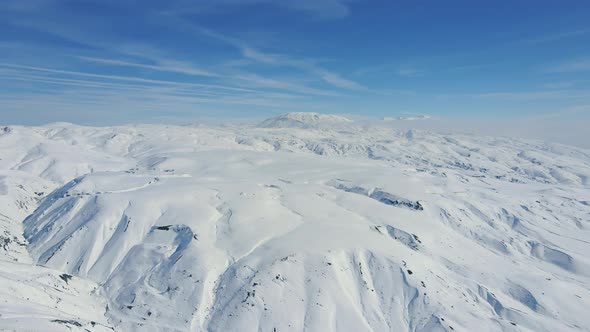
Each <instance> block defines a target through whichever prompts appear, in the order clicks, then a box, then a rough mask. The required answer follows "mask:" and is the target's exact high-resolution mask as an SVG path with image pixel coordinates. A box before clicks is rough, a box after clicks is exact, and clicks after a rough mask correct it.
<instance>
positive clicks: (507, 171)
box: [0, 113, 590, 331]
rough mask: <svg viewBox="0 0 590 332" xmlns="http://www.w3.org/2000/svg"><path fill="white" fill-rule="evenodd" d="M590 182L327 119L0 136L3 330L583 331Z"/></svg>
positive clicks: (477, 141) (587, 174)
mask: <svg viewBox="0 0 590 332" xmlns="http://www.w3.org/2000/svg"><path fill="white" fill-rule="evenodd" d="M302 124H303V125H302ZM332 124H333V125H332ZM340 124H347V125H346V127H345V128H344V129H343V127H341V126H340ZM589 178H590V151H588V150H584V149H579V148H574V147H569V146H565V145H558V144H550V143H543V142H538V141H527V140H517V139H510V138H496V137H478V136H470V135H458V134H454V135H450V134H440V133H435V132H425V131H419V130H412V131H411V132H407V131H396V130H392V129H390V128H386V127H379V126H373V127H359V126H354V124H353V123H350V122H349V121H346V120H342V119H340V118H339V117H338V116H330V115H322V116H319V115H317V114H299V113H297V114H292V113H291V114H289V115H286V116H284V117H279V118H274V119H269V120H267V121H265V122H263V125H260V126H256V127H248V126H224V127H206V126H165V125H134V126H131V125H129V126H120V127H101V128H94V127H82V126H76V125H72V124H62V123H60V124H53V125H47V126H43V127H20V126H10V127H6V129H4V130H2V131H0V206H1V208H0V213H1V214H0V271H1V272H0V285H2V287H0V330H9V331H10V330H17V331H20V330H26V329H31V330H40V331H41V330H42V331H86V330H89V331H103V330H115V331H258V330H263V331H273V330H275V329H276V331H302V330H306V331H336V330H337V331H365V330H373V331H392V330H393V331H470V330H477V331H588V330H589V329H588V327H589V326H590V317H588V315H587V314H586V308H588V306H589V305H590V258H589V257H588V256H587V252H588V251H589V250H590V232H589V231H588V226H590V225H589V222H590V218H589V217H590V203H588V202H590V190H589V189H590V188H589V186H590V183H589Z"/></svg>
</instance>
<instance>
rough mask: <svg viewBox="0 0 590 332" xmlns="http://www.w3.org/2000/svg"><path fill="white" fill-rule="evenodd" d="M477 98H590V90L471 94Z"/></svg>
mask: <svg viewBox="0 0 590 332" xmlns="http://www.w3.org/2000/svg"><path fill="white" fill-rule="evenodd" d="M469 96H471V97H475V98H487V99H498V100H532V101H537V100H541V99H585V98H590V90H550V91H547V90H543V91H525V92H511V91H506V92H505V91H500V92H486V93H479V94H472V95H469Z"/></svg>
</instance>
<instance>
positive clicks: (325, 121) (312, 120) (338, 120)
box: [258, 112, 353, 129]
mask: <svg viewBox="0 0 590 332" xmlns="http://www.w3.org/2000/svg"><path fill="white" fill-rule="evenodd" d="M351 122H353V121H352V120H350V119H348V118H345V117H343V116H340V115H334V114H321V113H314V112H291V113H286V114H282V115H279V116H276V117H273V118H269V119H266V120H264V121H262V122H261V123H260V124H259V125H258V126H259V127H262V128H303V129H309V128H319V127H324V126H332V125H337V124H344V123H351Z"/></svg>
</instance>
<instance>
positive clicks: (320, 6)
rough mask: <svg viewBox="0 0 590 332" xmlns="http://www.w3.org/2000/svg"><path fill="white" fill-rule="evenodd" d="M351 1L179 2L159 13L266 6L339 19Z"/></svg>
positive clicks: (251, 0) (345, 13) (259, 0)
mask: <svg viewBox="0 0 590 332" xmlns="http://www.w3.org/2000/svg"><path fill="white" fill-rule="evenodd" d="M351 2H352V0H296V1H290V0H286V1H275V0H204V1H194V2H180V3H174V2H172V4H171V5H169V6H167V8H165V9H164V10H161V12H163V13H166V14H174V15H176V14H187V13H192V14H195V13H197V14H198V13H201V14H208V13H211V12H220V11H223V10H224V9H225V8H228V7H237V6H251V5H261V4H262V5H268V6H274V7H279V8H283V9H287V10H291V11H295V12H301V13H305V14H307V15H310V16H312V17H315V18H320V19H339V18H344V17H346V16H348V15H350V13H351V10H350V3H351Z"/></svg>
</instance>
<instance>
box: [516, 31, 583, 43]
mask: <svg viewBox="0 0 590 332" xmlns="http://www.w3.org/2000/svg"><path fill="white" fill-rule="evenodd" d="M585 35H590V28H584V29H577V30H571V31H562V32H556V33H550V34H545V35H541V36H536V37H531V38H528V39H524V40H522V41H521V42H522V43H524V44H546V43H551V42H556V41H560V40H564V39H569V38H576V37H580V36H585Z"/></svg>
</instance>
